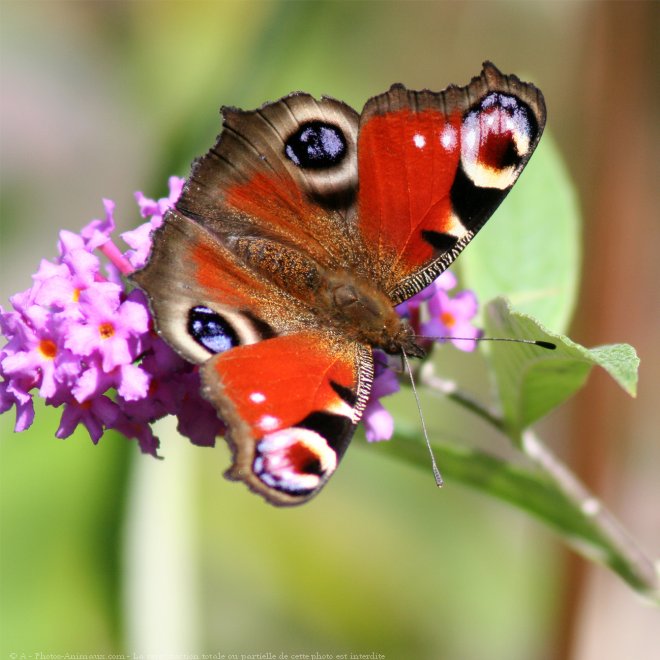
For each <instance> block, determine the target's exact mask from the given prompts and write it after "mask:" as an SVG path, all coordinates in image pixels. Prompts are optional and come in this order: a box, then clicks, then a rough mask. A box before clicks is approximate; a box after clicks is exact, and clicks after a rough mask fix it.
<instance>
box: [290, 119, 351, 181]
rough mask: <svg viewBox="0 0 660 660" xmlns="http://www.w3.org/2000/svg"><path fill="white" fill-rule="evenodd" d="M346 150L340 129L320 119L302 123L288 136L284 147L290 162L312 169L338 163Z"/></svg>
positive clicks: (332, 165) (344, 139)
mask: <svg viewBox="0 0 660 660" xmlns="http://www.w3.org/2000/svg"><path fill="white" fill-rule="evenodd" d="M346 152H347V145H346V138H345V137H344V134H343V133H342V131H341V129H340V128H339V127H338V126H334V125H333V124H326V123H325V122H321V121H309V122H307V123H305V124H303V125H302V126H301V127H300V128H299V129H298V130H297V131H296V132H295V133H294V134H293V135H291V136H290V137H289V139H288V140H287V141H286V145H285V148H284V153H285V154H286V156H287V158H288V159H289V160H290V161H291V162H292V163H294V164H295V165H297V166H298V167H300V168H302V169H312V170H319V169H324V168H327V167H334V166H336V165H339V163H341V161H342V160H343V159H344V157H345V156H346Z"/></svg>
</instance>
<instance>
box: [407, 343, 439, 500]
mask: <svg viewBox="0 0 660 660" xmlns="http://www.w3.org/2000/svg"><path fill="white" fill-rule="evenodd" d="M401 355H403V361H404V362H405V365H406V369H407V370H408V374H409V375H410V384H411V385H412V391H413V395H414V397H415V403H416V404H417V410H418V411H419V418H420V420H421V421H422V432H423V433H424V440H425V441H426V446H427V448H428V450H429V454H430V455H431V467H432V468H433V476H434V477H435V485H436V486H437V487H438V488H441V487H442V485H443V484H444V481H443V480H442V475H441V474H440V470H438V464H437V463H436V462H435V456H434V455H433V449H432V448H431V441H430V440H429V434H428V432H427V430H426V422H425V421H424V415H423V414H422V405H421V403H420V402H419V397H418V396H417V388H416V387H415V379H414V377H413V373H412V369H411V368H410V362H408V356H407V355H406V352H405V351H404V350H402V351H401Z"/></svg>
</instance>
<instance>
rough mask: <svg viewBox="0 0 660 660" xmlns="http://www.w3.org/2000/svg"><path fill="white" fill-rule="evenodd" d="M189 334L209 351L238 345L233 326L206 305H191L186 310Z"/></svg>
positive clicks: (213, 351)
mask: <svg viewBox="0 0 660 660" xmlns="http://www.w3.org/2000/svg"><path fill="white" fill-rule="evenodd" d="M188 332H189V333H190V336H191V337H192V338H193V339H194V340H195V341H196V342H197V343H198V344H201V345H202V346H203V347H204V348H205V349H206V350H207V351H210V352H211V353H222V352H223V351H228V350H229V349H230V348H234V346H238V345H239V343H240V342H239V339H238V335H237V334H236V331H235V330H234V328H232V327H231V325H229V323H227V321H225V319H223V318H222V316H220V314H218V313H217V312H214V311H213V310H212V309H209V308H208V307H202V306H198V307H193V308H192V309H191V310H190V312H188Z"/></svg>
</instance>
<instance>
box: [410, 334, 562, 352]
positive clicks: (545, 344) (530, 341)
mask: <svg viewBox="0 0 660 660" xmlns="http://www.w3.org/2000/svg"><path fill="white" fill-rule="evenodd" d="M415 337H416V338H417V339H432V340H434V341H439V340H444V341H449V340H451V339H459V340H461V341H512V342H514V343H516V344H532V345H533V346H539V347H540V348H547V349H548V350H549V351H554V350H555V349H556V348H557V344H553V343H552V342H551V341H543V340H541V339H517V338H516V337H427V336H425V335H415Z"/></svg>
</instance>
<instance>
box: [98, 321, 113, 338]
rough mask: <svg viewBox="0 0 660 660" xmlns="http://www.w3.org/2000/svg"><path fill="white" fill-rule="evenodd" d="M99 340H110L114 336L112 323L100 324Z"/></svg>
mask: <svg viewBox="0 0 660 660" xmlns="http://www.w3.org/2000/svg"><path fill="white" fill-rule="evenodd" d="M99 334H100V335H101V339H110V337H112V335H114V334H115V326H114V325H112V323H101V325H100V326H99Z"/></svg>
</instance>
